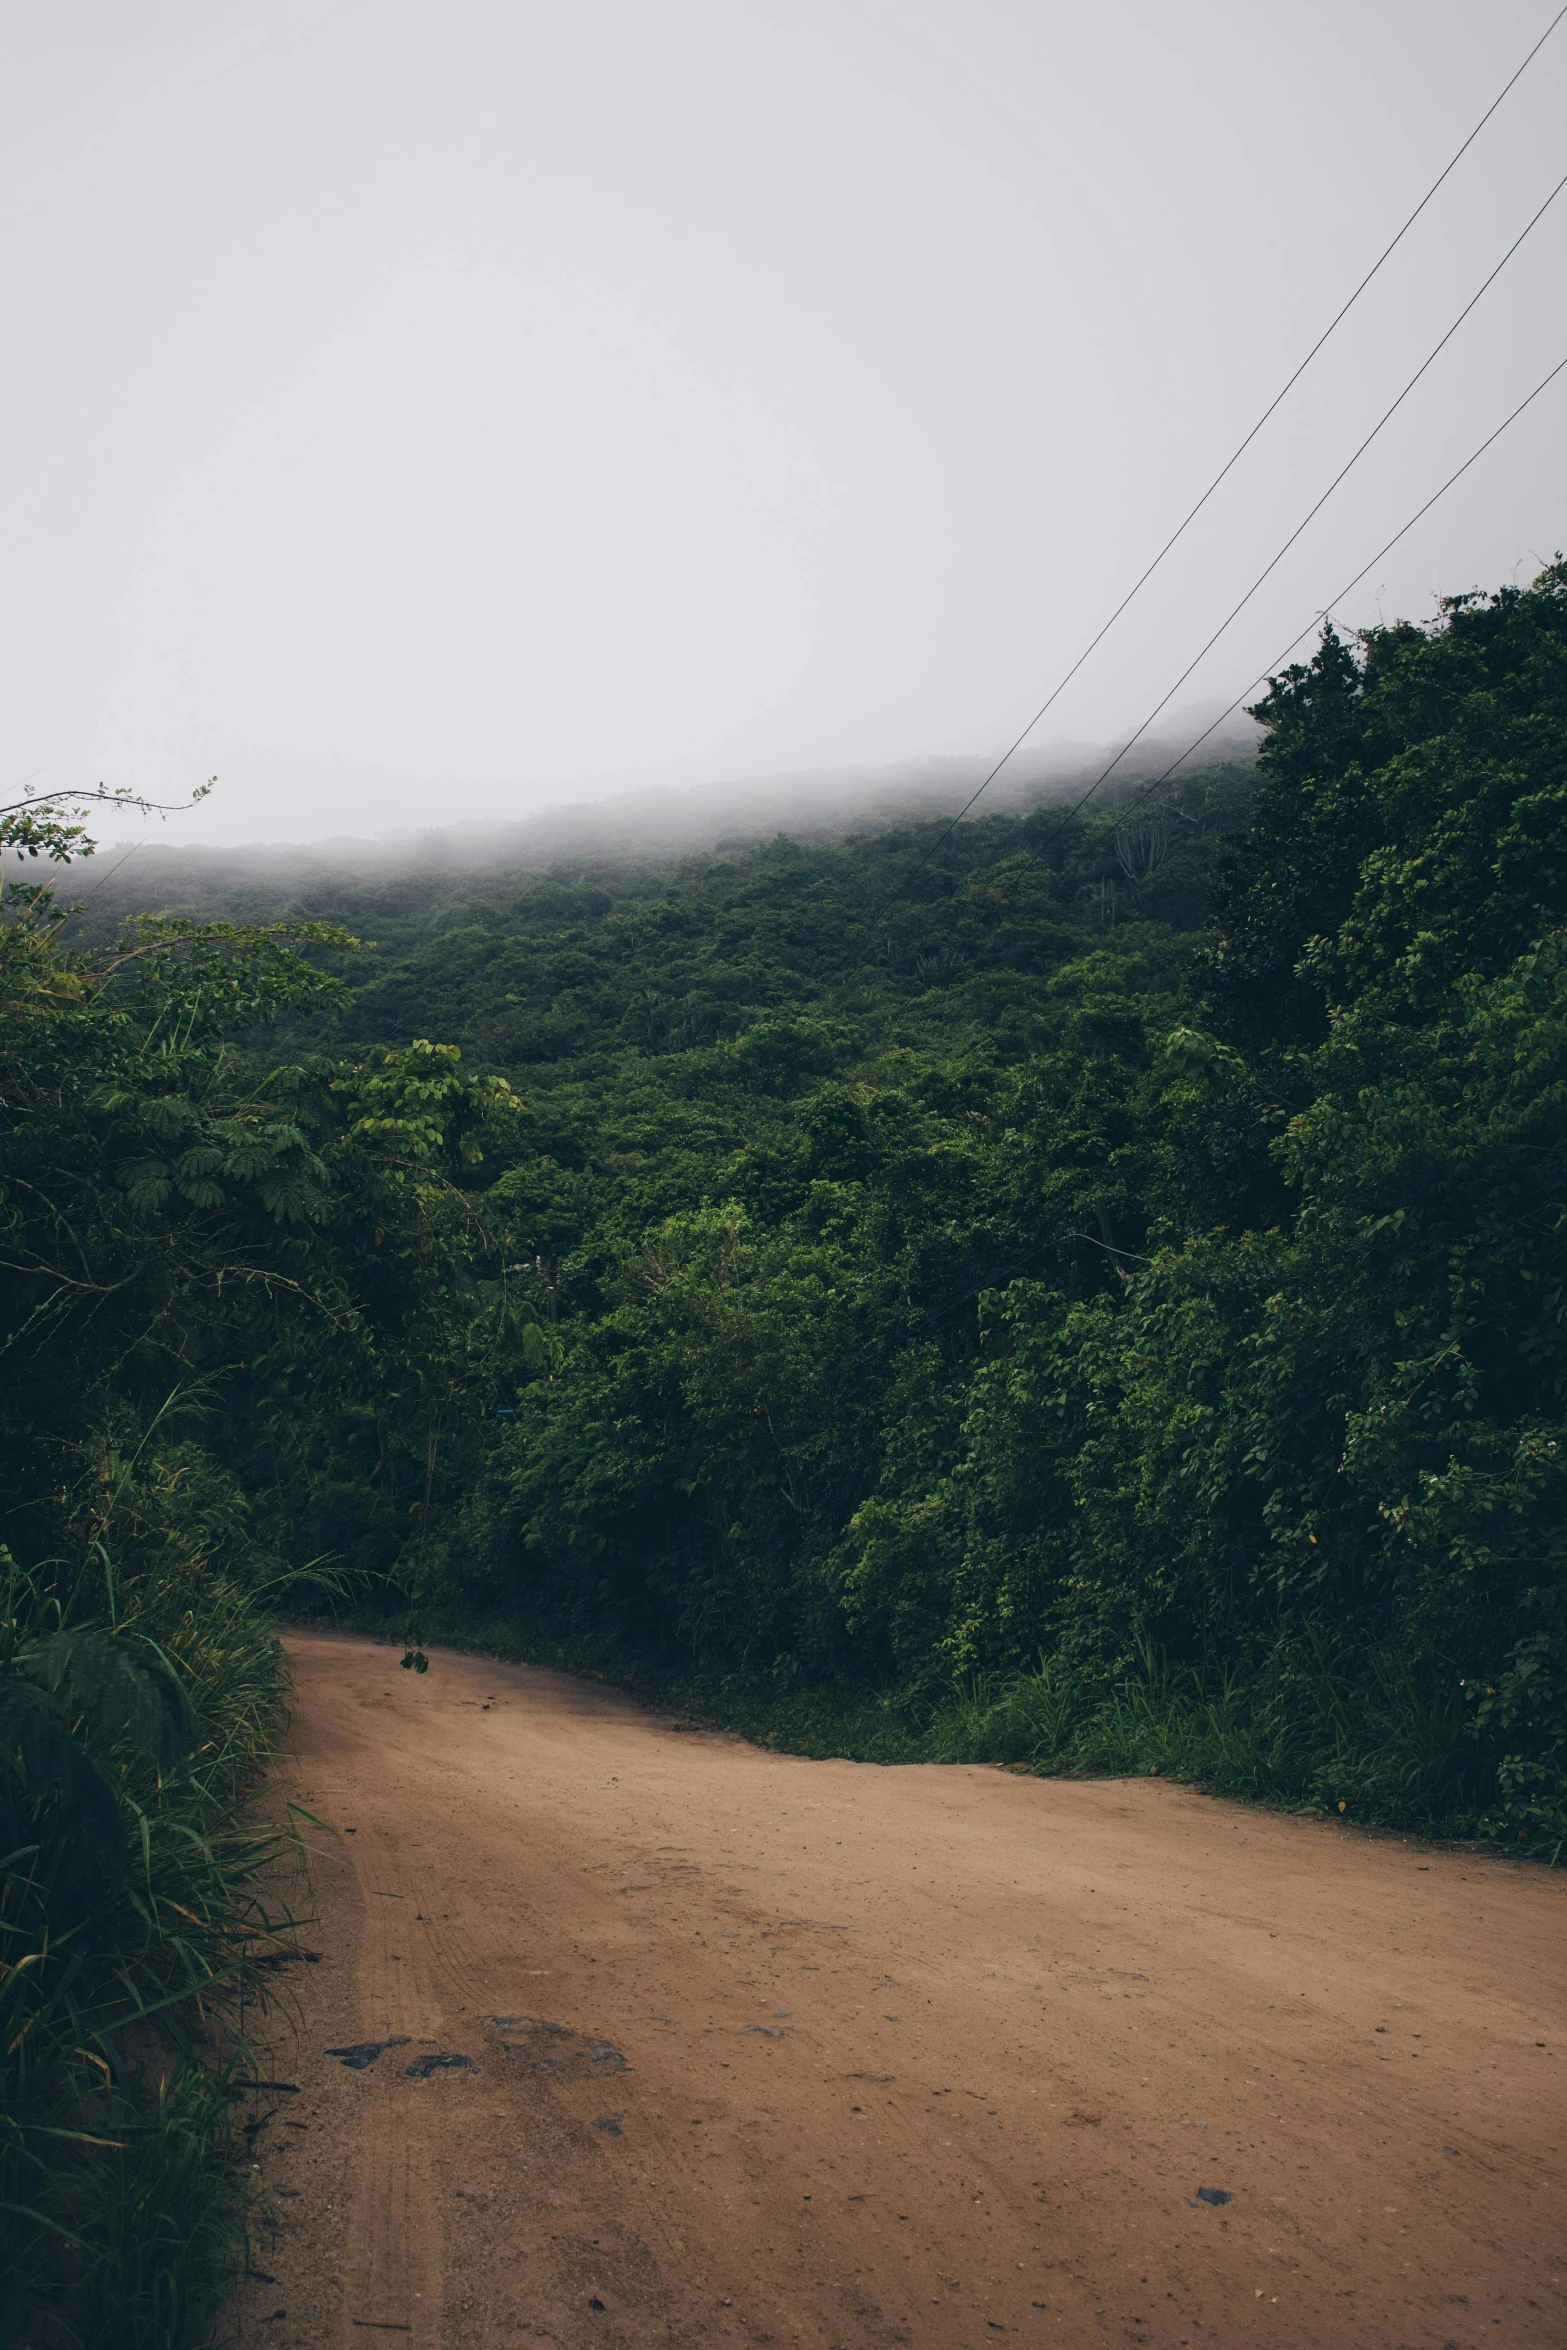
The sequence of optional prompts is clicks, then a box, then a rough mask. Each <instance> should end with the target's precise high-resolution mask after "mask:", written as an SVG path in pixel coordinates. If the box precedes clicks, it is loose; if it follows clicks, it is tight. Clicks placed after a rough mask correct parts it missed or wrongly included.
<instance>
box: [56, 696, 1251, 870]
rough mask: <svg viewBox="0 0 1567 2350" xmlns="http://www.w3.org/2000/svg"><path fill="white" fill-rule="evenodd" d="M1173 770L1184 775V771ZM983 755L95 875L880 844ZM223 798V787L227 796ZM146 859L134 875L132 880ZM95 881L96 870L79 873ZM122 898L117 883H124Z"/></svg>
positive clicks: (1049, 783)
mask: <svg viewBox="0 0 1567 2350" xmlns="http://www.w3.org/2000/svg"><path fill="white" fill-rule="evenodd" d="M1206 715H1207V710H1206V709H1201V710H1197V711H1193V712H1192V713H1191V714H1190V716H1189V718H1188V720H1187V725H1186V726H1185V727H1183V728H1182V729H1181V738H1182V739H1181V740H1180V741H1177V739H1176V738H1175V737H1174V736H1169V737H1162V738H1159V739H1157V740H1156V739H1153V738H1149V739H1148V740H1147V741H1146V742H1145V743H1144V744H1142V745H1141V746H1140V749H1141V757H1140V758H1139V759H1138V760H1136V761H1135V762H1133V763H1132V765H1131V766H1130V767H1129V768H1128V770H1127V771H1126V773H1125V775H1124V778H1118V781H1119V780H1124V782H1125V783H1126V784H1127V785H1128V786H1131V785H1134V784H1138V783H1143V782H1146V781H1147V780H1148V777H1149V775H1150V774H1151V773H1153V772H1155V771H1158V770H1161V769H1163V770H1165V771H1166V772H1170V773H1173V772H1174V771H1175V769H1176V768H1178V767H1179V766H1181V765H1182V764H1183V763H1184V760H1185V758H1186V755H1187V754H1186V751H1185V749H1184V747H1183V745H1184V738H1185V734H1186V732H1187V729H1188V728H1189V727H1194V726H1196V725H1199V724H1200V723H1201V721H1202V718H1203V717H1205V716H1206ZM1215 727H1216V731H1215V732H1214V733H1213V734H1210V735H1206V736H1204V737H1203V738H1202V739H1203V753H1202V762H1201V763H1202V764H1203V765H1204V766H1205V767H1206V766H1221V765H1229V764H1249V763H1250V761H1251V760H1252V758H1253V757H1254V755H1255V750H1256V745H1257V742H1258V740H1259V739H1260V732H1261V730H1260V729H1259V727H1258V726H1257V724H1256V721H1255V720H1253V719H1251V718H1248V717H1245V716H1244V715H1235V714H1233V713H1232V714H1229V715H1228V717H1227V718H1226V717H1224V716H1221V717H1220V718H1219V719H1218V720H1217V721H1215ZM1107 747H1108V746H1103V745H1093V744H1086V743H1070V742H1068V743H1061V744H1058V745H1056V746H1054V747H1053V748H1052V750H1051V751H1050V752H1049V753H1048V754H1045V755H1044V756H1043V757H1040V758H1038V759H1036V761H1034V762H1033V763H1032V764H1031V766H1030V767H1029V769H1028V770H1027V771H1026V772H1021V771H1020V772H1019V774H1018V775H1017V776H1016V777H1015V778H1013V779H1011V780H1009V781H1008V783H1007V784H1006V785H1005V787H1004V788H1003V790H1002V791H1001V792H1000V793H999V794H998V795H996V797H995V798H994V799H993V801H992V805H993V806H994V807H995V809H996V811H997V812H998V813H1002V812H1005V813H1007V814H1009V815H1018V814H1027V813H1029V812H1031V811H1032V810H1033V809H1035V808H1041V807H1054V806H1056V805H1057V804H1059V803H1060V802H1061V801H1063V800H1064V799H1066V798H1068V797H1069V796H1070V794H1071V793H1072V792H1074V791H1077V790H1080V789H1081V787H1082V785H1083V783H1084V782H1085V781H1086V780H1087V779H1088V778H1089V777H1090V776H1091V775H1092V774H1093V773H1094V772H1095V771H1096V770H1097V769H1098V767H1099V766H1100V765H1101V763H1102V761H1103V758H1104V754H1105V749H1106V748H1107ZM1171 762H1173V765H1172V764H1171ZM986 765H987V762H986V760H985V759H984V758H982V757H977V756H976V757H971V758H960V757H932V758H925V759H910V760H902V761H899V762H897V763H895V764H892V765H889V766H885V767H856V768H847V769H845V768H821V769H812V770H807V771H806V772H804V773H795V774H788V775H777V776H757V777H745V778H726V779H724V780H723V781H720V782H716V783H700V784H688V785H684V786H675V785H664V784H650V785H644V786H641V787H639V788H637V789H635V790H632V791H627V792H619V793H615V794H613V795H612V796H609V797H606V798H603V799H592V800H573V801H568V802H565V803H558V804H556V805H553V806H551V807H548V808H543V809H539V810H537V811H535V812H534V813H533V814H531V815H527V816H521V817H512V818H507V817H466V818H462V819H459V820H458V821H456V822H454V823H452V824H447V825H432V826H419V827H411V826H410V827H401V828H399V829H397V830H396V831H389V832H385V833H381V834H377V835H373V836H371V837H368V838H366V837H355V836H349V835H343V836H339V837H336V838H328V839H319V840H311V841H308V842H304V841H255V842H248V843H242V844H236V845H227V846H225V845H222V844H211V845H209V844H207V843H205V842H200V841H189V842H171V841H159V840H157V839H155V838H154V839H148V838H146V837H144V838H143V839H141V840H139V841H133V842H125V841H123V840H122V841H117V842H115V843H112V844H110V846H109V848H108V851H107V853H105V852H103V851H100V852H99V854H100V857H101V859H102V869H100V870H96V871H91V872H90V883H91V887H90V889H89V892H88V896H89V898H91V897H95V896H97V894H98V892H99V890H107V891H109V892H110V893H111V894H112V895H113V896H115V897H117V898H118V897H120V896H122V895H123V896H124V897H125V898H127V899H128V900H129V899H134V900H135V901H137V902H142V901H145V900H148V899H149V898H152V897H156V896H157V895H158V894H159V892H160V891H161V890H163V889H166V888H168V887H170V886H176V887H177V886H178V884H179V882H180V881H181V880H182V879H185V878H187V877H188V878H189V879H190V880H191V881H197V880H198V879H199V880H200V881H202V882H204V883H208V884H210V883H211V882H212V881H214V880H216V879H217V878H218V877H219V876H220V875H223V874H226V873H233V874H235V875H239V874H242V873H243V874H249V875H255V876H257V877H260V876H261V875H263V874H271V875H280V874H282V873H286V872H305V871H322V872H336V871H353V872H356V873H365V874H369V873H379V874H383V875H391V874H396V873H399V872H410V873H412V872H419V871H424V870H427V869H430V868H440V869H444V870H451V871H455V872H460V871H463V870H467V869H479V868H489V869H493V870H503V869H514V870H518V871H527V870H532V869H535V868H536V869H538V870H540V871H542V870H544V869H546V868H547V867H548V866H550V865H553V864H555V863H557V862H558V861H559V860H560V859H561V858H568V859H569V858H571V857H574V856H590V857H594V858H600V859H602V858H609V859H611V860H613V861H614V862H616V863H623V864H633V863H646V864H650V865H651V864H661V863H664V862H666V861H668V860H669V859H671V858H674V857H680V856H688V855H710V854H715V853H716V854H720V855H721V854H723V853H724V852H725V851H726V850H730V849H733V850H736V851H740V850H746V849H750V848H753V847H754V846H755V845H756V844H757V843H758V842H760V841H763V840H766V839H769V838H772V837H773V836H774V835H776V834H778V833H784V834H786V835H788V836H789V837H791V838H795V839H799V840H802V841H807V840H808V841H812V842H816V843H821V844H827V843H831V842H833V841H838V840H844V839H848V838H850V837H851V836H853V835H855V834H859V833H872V832H876V831H878V830H880V829H881V828H883V827H884V826H886V825H889V824H895V823H899V822H909V821H912V822H915V823H937V822H940V821H941V820H942V819H944V818H949V817H951V815H952V814H953V813H954V810H955V808H956V807H957V806H958V805H960V804H961V802H962V800H963V798H964V796H965V795H966V794H967V793H969V792H971V791H972V789H973V784H974V779H975V777H976V776H978V775H980V774H982V773H984V771H985V768H986ZM220 788H221V786H220ZM133 862H134V870H133V871H125V868H126V867H127V866H130V865H132V863H133ZM79 870H81V871H82V874H83V878H84V880H88V879H89V868H88V867H87V865H86V863H85V861H84V862H83V864H82V866H81V867H80V868H79ZM122 872H124V873H125V879H124V882H123V884H122V885H121V888H120V889H115V888H114V884H115V882H116V880H117V879H118V877H119V876H120V874H121V873H122Z"/></svg>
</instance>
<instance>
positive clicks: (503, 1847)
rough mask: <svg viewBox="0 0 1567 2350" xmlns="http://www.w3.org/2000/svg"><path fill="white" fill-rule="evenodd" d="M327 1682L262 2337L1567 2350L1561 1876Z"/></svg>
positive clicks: (451, 2345)
mask: <svg viewBox="0 0 1567 2350" xmlns="http://www.w3.org/2000/svg"><path fill="white" fill-rule="evenodd" d="M290 1650H291V1654H292V1657H293V1662H294V1669H295V1673H296V1676H297V1690H298V1696H297V1707H296V1713H295V1718H294V1726H293V1732H292V1740H291V1750H292V1751H291V1756H290V1759H289V1761H288V1762H287V1764H286V1766H285V1771H284V1779H283V1791H284V1792H285V1793H286V1794H287V1795H288V1796H289V1797H290V1798H291V1799H292V1800H294V1801H295V1802H298V1803H300V1804H303V1805H305V1806H307V1807H308V1808H309V1810H310V1811H312V1812H314V1813H316V1814H317V1815H318V1816H319V1817H320V1818H322V1819H323V1820H325V1821H326V1822H328V1823H330V1828H331V1830H332V1832H331V1833H330V1834H326V1833H323V1834H320V1835H318V1836H317V1837H316V1838H315V1842H316V1845H317V1850H318V1857H317V1859H316V1860H315V1862H314V1863H313V1867H312V1886H311V1897H312V1901H313V1906H314V1910H315V1923H313V1924H312V1925H311V1926H310V1927H309V1928H308V1929H307V1931H306V1932H305V1933H304V1934H303V1936H302V1937H301V1939H302V1940H303V1942H304V1943H306V1944H307V1945H308V1946H309V1947H310V1948H311V1949H313V1950H316V1951H319V1953H320V1957H319V1960H318V1961H317V1962H315V1963H291V1964H289V1965H287V1966H286V1967H280V1968H279V1969H278V1970H277V1972H278V1977H279V1981H280V1984H281V1985H282V1987H283V1988H284V1991H285V1994H286V2009H285V2013H284V2015H283V2017H282V2018H281V2020H280V2022H279V2023H278V2025H277V2027H276V2029H275V2031H274V2036H273V2044H272V2046H271V2048H270V2050H269V2052H268V2058H267V2063H266V2066H265V2067H264V2070H265V2071H266V2073H267V2075H268V2077H269V2078H278V2079H281V2080H284V2081H288V2082H291V2083H294V2084H297V2089H296V2092H295V2093H293V2094H290V2093H288V2092H286V2091H285V2092H278V2093H277V2094H276V2096H275V2097H274V2096H272V2095H263V2096H260V2097H258V2101H257V2106H256V2114H257V2118H258V2120H259V2121H260V2127H259V2128H258V2129H257V2130H256V2132H255V2134H254V2135H255V2150H256V2160H257V2162H258V2164H259V2166H260V2172H261V2178H262V2182H263V2184H264V2188H265V2190H266V2193H267V2195H268V2197H269V2199H270V2202H271V2206H272V2209H273V2211H274V2212H275V2214H276V2234H275V2237H273V2238H271V2239H268V2238H267V2237H266V2236H265V2235H263V2236H261V2237H258V2239H257V2244H256V2250H255V2254H254V2258H255V2261H256V2264H257V2266H258V2267H259V2268H260V2269H261V2270H262V2271H264V2272H265V2278H266V2281H262V2282H257V2283H254V2284H252V2285H250V2286H249V2287H247V2289H246V2292H245V2293H244V2295H242V2297H241V2300H240V2303H239V2304H238V2314H239V2319H240V2321H241V2324H242V2331H243V2339H244V2341H245V2343H246V2344H247V2345H252V2344H256V2343H266V2344H270V2345H273V2346H274V2350H306V2346H307V2345H317V2344H331V2345H333V2350H346V2346H348V2345H358V2346H360V2350H363V2346H365V2345H368V2344H371V2343H373V2342H376V2341H382V2342H387V2343H391V2342H395V2341H401V2342H406V2343H408V2344H409V2345H411V2346H412V2350H523V2346H524V2345H528V2346H530V2350H531V2345H534V2344H537V2343H538V2342H540V2341H543V2342H554V2343H558V2344H561V2345H563V2346H567V2350H578V2346H579V2345H589V2344H592V2345H601V2346H604V2350H643V2346H645V2345H654V2344H678V2345H687V2344H690V2345H702V2344H709V2343H712V2344H719V2343H725V2342H730V2343H777V2344H780V2345H786V2344H794V2343H806V2344H812V2345H820V2346H823V2350H826V2346H829V2345H838V2346H840V2350H880V2346H881V2345H883V2344H891V2343H912V2344H915V2345H919V2346H921V2350H980V2346H981V2345H984V2344H987V2343H992V2342H999V2341H1003V2340H1014V2339H1015V2340H1018V2341H1021V2342H1027V2343H1036V2344H1068V2345H1076V2344H1080V2343H1082V2344H1097V2343H1100V2342H1108V2343H1133V2342H1141V2343H1148V2344H1151V2345H1157V2346H1160V2350H1162V2346H1164V2345H1169V2346H1171V2350H1176V2346H1177V2345H1191V2346H1192V2350H1197V2346H1199V2345H1204V2346H1210V2350H1228V2346H1229V2345H1231V2344H1240V2343H1245V2344H1248V2345H1250V2344H1254V2343H1269V2344H1278V2345H1287V2346H1288V2350H1304V2346H1305V2345H1313V2346H1315V2345H1322V2346H1323V2350H1346V2346H1349V2345H1362V2344H1363V2345H1366V2346H1367V2350H1372V2346H1375V2350H1396V2346H1400V2345H1407V2346H1408V2350H1417V2346H1419V2350H1424V2346H1426V2345H1430V2346H1431V2350H1444V2346H1445V2345H1456V2346H1457V2350H1478V2346H1479V2345H1481V2344H1497V2345H1505V2346H1506V2350H1523V2346H1526V2345H1531V2346H1532V2345H1540V2346H1542V2350H1544V2346H1547V2345H1548V2346H1550V2350H1560V2346H1561V2345H1562V2344H1563V2343H1564V2342H1567V2203H1564V2197H1563V2184H1564V2177H1567V2162H1564V2153H1567V2065H1564V2061H1563V2060H1564V2056H1567V1934H1564V1928H1567V1884H1564V1883H1563V1881H1562V1879H1561V1878H1559V1877H1557V1876H1554V1875H1551V1874H1548V1873H1547V1872H1545V1871H1544V1870H1541V1869H1538V1868H1533V1869H1531V1868H1527V1867H1516V1868H1515V1867H1511V1866H1509V1865H1507V1864H1505V1863H1501V1862H1496V1861H1489V1860H1479V1859H1471V1858H1467V1857H1464V1856H1462V1855H1455V1854H1451V1853H1442V1852H1433V1851H1427V1850H1422V1849H1420V1848H1418V1847H1416V1846H1414V1845H1412V1844H1404V1843H1401V1842H1399V1841H1396V1840H1391V1839H1388V1840H1383V1839H1373V1838H1370V1837H1366V1836H1362V1835H1359V1834H1356V1833H1354V1832H1346V1831H1344V1830H1342V1829H1339V1828H1337V1827H1330V1826H1328V1825H1326V1824H1324V1823H1321V1822H1318V1821H1314V1820H1303V1819H1302V1820H1297V1819H1281V1818H1275V1817H1270V1816H1267V1815H1263V1814H1258V1813H1254V1812H1248V1811H1245V1810H1243V1809H1241V1808H1239V1807H1237V1806H1233V1805H1228V1804H1222V1803H1216V1802H1212V1801H1208V1800H1206V1799H1204V1798H1203V1797H1200V1796H1197V1795H1194V1794H1191V1793H1189V1792H1186V1791H1183V1790H1180V1789H1177V1788H1172V1787H1169V1786H1164V1785H1160V1784H1156V1783H1141V1782H1139V1783H1128V1782H1124V1781H1118V1782H1114V1783H1105V1784H1093V1785H1081V1784H1077V1785H1072V1784H1061V1783H1053V1782H1049V1781H1040V1780H1029V1779H1022V1778H1017V1777H1014V1776H1011V1775H1009V1774H1007V1773H1004V1772H1000V1771H995V1770H985V1769H972V1770H970V1769H940V1768H934V1767H923V1768H908V1769H880V1768H876V1767H874V1766H869V1765H862V1764H854V1763H810V1762H801V1761H796V1760H793V1759H790V1758H787V1757H782V1756H776V1755H772V1754H768V1753H765V1752H761V1751H758V1750H757V1749H755V1748H753V1747H749V1746H746V1745H744V1744H742V1743H741V1742H740V1741H738V1740H736V1739H732V1738H728V1737H724V1736H720V1735H716V1734H710V1733H706V1732H701V1731H695V1732H693V1731H689V1730H682V1729H680V1728H679V1727H677V1726H676V1725H674V1724H672V1723H671V1722H670V1721H668V1720H664V1719H660V1718H659V1717H657V1716H653V1715H649V1714H646V1713H644V1712H641V1711H639V1710H638V1709H637V1708H636V1707H634V1706H633V1705H631V1704H630V1703H629V1702H627V1701H625V1700H623V1699H621V1698H618V1697H616V1696H614V1695H612V1694H610V1693H607V1692H605V1691H603V1690H601V1689H600V1688H598V1687H597V1686H595V1685H593V1684H589V1683H584V1682H577V1681H571V1680H567V1679H565V1678H562V1677H561V1676H558V1675H554V1674H549V1673H544V1672H535V1671H531V1670H527V1669H525V1668H520V1667H514V1666H505V1665H494V1664H487V1663H484V1662H482V1661H479V1660H475V1659H472V1658H465V1657H458V1656H451V1655H444V1654H442V1655H437V1656H435V1657H434V1658H433V1659H432V1663H431V1669H430V1672H429V1674H428V1676H427V1677H424V1678H417V1677H416V1676H414V1675H413V1674H411V1673H403V1672H400V1671H399V1670H398V1666H397V1656H396V1653H395V1652H390V1653H389V1652H388V1651H387V1650H385V1649H382V1648H377V1647H374V1646H372V1645H370V1644H369V1643H367V1642H364V1641H359V1640H351V1639H347V1638H338V1637H332V1636H315V1635H310V1636H300V1637H297V1638H294V1639H292V1640H291V1642H290ZM345 2052H346V2053H345ZM263 2116H269V2117H270V2118H266V2119H262V2118H261V2117H263Z"/></svg>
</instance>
